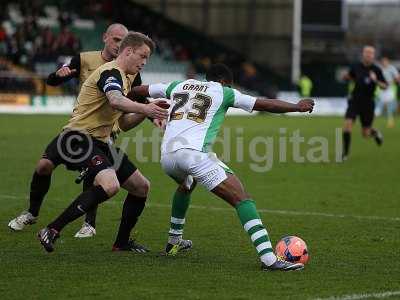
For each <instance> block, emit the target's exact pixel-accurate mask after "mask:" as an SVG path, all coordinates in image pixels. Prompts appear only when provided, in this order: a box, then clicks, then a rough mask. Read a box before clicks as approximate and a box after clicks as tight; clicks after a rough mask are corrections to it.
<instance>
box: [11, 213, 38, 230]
mask: <svg viewBox="0 0 400 300" xmlns="http://www.w3.org/2000/svg"><path fill="white" fill-rule="evenodd" d="M36 221H37V217H34V216H32V214H31V213H30V212H28V211H24V212H22V213H21V214H20V215H19V216H18V217H16V218H15V219H12V220H11V221H10V222H9V223H8V227H9V228H10V229H11V230H15V231H21V230H22V229H24V227H25V225H32V224H35V223H36Z"/></svg>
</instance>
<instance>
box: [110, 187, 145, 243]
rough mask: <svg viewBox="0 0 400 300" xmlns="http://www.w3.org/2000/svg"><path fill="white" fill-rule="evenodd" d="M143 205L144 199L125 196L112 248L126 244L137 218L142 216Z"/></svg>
mask: <svg viewBox="0 0 400 300" xmlns="http://www.w3.org/2000/svg"><path fill="white" fill-rule="evenodd" d="M145 203H146V198H144V197H137V196H134V195H131V194H128V195H127V196H126V199H125V202H124V208H123V209H122V217H121V223H120V225H119V229H118V234H117V238H116V240H115V243H114V246H116V247H120V246H124V245H126V244H127V243H128V241H129V236H130V234H131V231H132V228H133V227H135V225H136V223H137V221H138V218H139V216H140V215H141V214H142V212H143V209H144V207H145Z"/></svg>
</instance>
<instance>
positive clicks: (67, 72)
mask: <svg viewBox="0 0 400 300" xmlns="http://www.w3.org/2000/svg"><path fill="white" fill-rule="evenodd" d="M75 73H76V69H70V68H69V67H67V66H65V67H61V68H60V69H58V70H57V72H56V76H57V77H68V76H71V75H74V74H75Z"/></svg>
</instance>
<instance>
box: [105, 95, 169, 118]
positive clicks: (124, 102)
mask: <svg viewBox="0 0 400 300" xmlns="http://www.w3.org/2000/svg"><path fill="white" fill-rule="evenodd" d="M106 97H107V99H108V100H109V101H110V105H111V106H112V107H113V108H115V109H118V110H120V111H123V112H126V113H140V114H144V115H146V116H148V117H151V118H156V119H161V120H162V119H166V118H167V117H168V110H166V109H163V108H161V107H159V106H158V105H157V104H156V103H155V102H151V103H149V104H142V103H138V102H134V101H131V100H130V99H128V98H126V97H125V96H124V95H123V94H122V93H121V91H119V90H111V91H108V92H106Z"/></svg>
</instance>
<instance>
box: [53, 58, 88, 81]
mask: <svg viewBox="0 0 400 300" xmlns="http://www.w3.org/2000/svg"><path fill="white" fill-rule="evenodd" d="M80 61H81V59H80V56H79V55H77V56H74V57H73V58H72V60H71V63H70V64H69V65H65V66H62V67H61V68H60V69H58V70H57V71H56V72H54V73H51V74H50V75H49V76H48V77H47V80H46V83H47V84H48V85H51V86H57V85H60V84H62V83H64V82H67V81H69V80H70V79H71V78H74V77H78V75H79V72H80V64H81V63H80Z"/></svg>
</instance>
